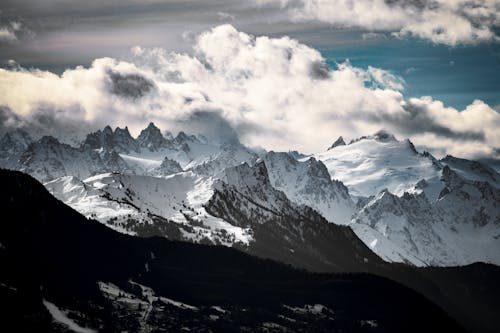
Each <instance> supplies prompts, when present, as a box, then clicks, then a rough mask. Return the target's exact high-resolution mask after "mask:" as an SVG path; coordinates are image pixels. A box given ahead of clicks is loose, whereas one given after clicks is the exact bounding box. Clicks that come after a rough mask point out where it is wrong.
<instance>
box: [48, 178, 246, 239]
mask: <svg viewBox="0 0 500 333" xmlns="http://www.w3.org/2000/svg"><path fill="white" fill-rule="evenodd" d="M212 185H213V180H212V179H211V178H202V177H199V176H197V175H195V174H194V173H192V172H184V173H178V174H175V175H172V176H169V177H162V178H157V177H150V176H140V175H122V174H113V173H105V174H100V175H96V176H93V177H90V178H87V179H85V180H84V181H80V180H78V179H77V178H75V177H62V178H59V179H56V180H54V181H51V182H49V183H46V184H45V187H46V188H47V189H48V190H49V191H50V192H51V193H52V194H53V195H54V196H56V197H57V198H58V199H60V200H61V201H63V202H65V203H66V204H68V205H70V206H71V207H73V208H74V209H76V210H78V211H79V212H80V213H82V214H83V215H85V216H87V217H92V218H94V219H97V220H99V221H101V222H102V223H104V224H106V225H108V226H110V227H111V228H114V229H115V230H118V231H121V232H125V233H131V234H139V235H146V234H147V233H153V234H158V235H163V236H169V233H170V234H172V228H173V229H175V230H176V232H175V234H178V237H177V238H179V239H184V240H191V241H195V242H201V241H208V242H212V243H216V244H219V243H222V244H226V245H232V244H234V243H237V242H240V243H244V244H247V243H248V242H249V241H250V240H251V239H252V237H251V233H250V230H247V229H243V228H239V227H235V226H232V225H230V224H229V223H227V222H225V221H223V220H221V219H218V218H215V217H213V216H211V215H209V214H208V213H207V212H206V211H205V208H204V204H205V203H206V202H207V201H208V200H209V199H210V197H211V196H212V194H213V188H212ZM167 228H170V230H167ZM144 233H146V234H144Z"/></svg>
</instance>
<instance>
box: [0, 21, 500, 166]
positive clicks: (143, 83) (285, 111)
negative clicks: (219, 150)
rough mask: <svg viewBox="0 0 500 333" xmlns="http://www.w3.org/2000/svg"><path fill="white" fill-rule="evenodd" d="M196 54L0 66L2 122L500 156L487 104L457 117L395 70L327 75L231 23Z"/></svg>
mask: <svg viewBox="0 0 500 333" xmlns="http://www.w3.org/2000/svg"><path fill="white" fill-rule="evenodd" d="M193 47H194V52H193V54H191V55H189V54H183V53H175V52H167V51H166V50H164V49H161V48H152V49H144V48H141V47H135V48H133V50H132V55H131V56H130V58H129V59H128V60H118V59H113V58H99V59H96V60H94V62H93V63H92V65H91V66H90V67H88V68H85V67H76V68H73V69H68V70H66V71H65V72H64V73H63V74H61V75H56V74H53V73H50V72H47V71H40V70H26V69H22V68H19V67H16V68H15V69H12V70H6V69H0V105H1V106H3V107H4V108H6V109H8V110H10V111H9V112H10V118H9V117H7V116H6V117H4V118H5V119H14V118H16V119H21V121H26V122H27V123H29V124H31V125H30V126H32V127H37V128H42V129H43V130H46V131H56V132H57V131H59V132H58V133H59V135H63V134H64V135H65V133H66V132H65V131H64V129H60V127H65V126H66V127H67V125H66V124H70V125H71V124H78V123H80V124H82V126H81V128H84V127H86V126H89V127H92V126H94V127H95V126H103V125H104V124H110V125H113V126H124V125H128V126H129V128H130V129H131V131H132V132H133V133H135V134H138V132H139V131H140V129H141V128H143V127H144V126H145V125H146V124H147V123H149V122H150V121H154V122H155V123H156V124H157V125H158V126H159V127H161V128H163V129H169V130H171V131H173V132H176V131H178V130H180V129H183V130H187V131H189V129H192V130H193V131H197V132H203V134H205V135H207V136H216V135H220V136H222V137H223V138H224V139H228V138H229V139H230V140H233V139H234V138H235V136H238V138H239V139H240V140H241V141H243V142H244V143H246V144H248V145H251V146H261V147H265V148H267V149H273V150H288V149H298V150H301V151H304V152H316V151H320V150H323V149H324V147H325V146H328V145H329V143H330V142H331V141H332V140H334V139H335V138H336V137H338V136H339V135H342V136H344V137H345V138H347V139H349V138H356V137H359V136H361V135H366V134H371V133H373V132H375V131H377V130H379V129H381V128H385V129H388V130H390V131H392V132H394V133H395V134H396V135H398V136H399V137H410V138H411V139H412V140H414V141H415V143H416V144H417V145H419V146H421V147H425V148H426V149H428V150H431V151H436V152H439V153H446V152H449V153H454V154H457V155H458V156H464V157H479V156H487V157H495V156H496V155H498V148H499V147H500V134H499V133H498V130H497V129H498V128H500V116H499V113H498V111H497V110H494V109H492V108H491V107H490V106H488V105H487V104H485V103H483V102H481V101H475V102H474V103H472V104H471V105H469V106H468V107H467V108H466V109H465V110H462V111H460V110H456V109H454V108H449V107H446V106H444V105H443V103H442V102H440V101H436V100H433V99H432V98H430V97H421V98H412V99H409V100H406V99H405V98H404V95H403V91H404V81H403V80H402V79H401V78H399V77H397V76H395V75H394V74H392V73H390V72H387V71H385V70H383V69H380V68H374V67H368V69H361V68H357V67H354V66H352V65H351V64H350V63H349V62H343V63H338V64H336V66H334V67H333V68H329V67H328V66H326V63H325V59H324V58H323V57H322V56H321V54H320V53H319V52H318V51H317V50H315V49H313V48H310V47H308V46H306V45H304V44H301V43H299V42H298V41H297V40H294V39H291V38H288V37H281V38H270V37H266V36H261V37H255V36H252V35H249V34H246V33H244V32H241V31H238V30H236V29H235V28H234V27H233V26H231V25H221V26H218V27H215V28H213V29H211V30H209V31H206V32H204V33H202V34H200V35H199V36H198V37H197V38H195V40H194V45H193ZM13 117H14V118H13ZM47 119H49V120H47ZM42 120H43V121H42ZM11 122H12V121H11ZM37 122H38V123H41V124H38V123H37ZM50 122H53V123H54V124H55V125H54V126H52V128H50V126H47V125H45V124H48V123H50ZM5 123H6V124H7V122H5ZM34 124H37V126H35V125H34ZM84 124H85V126H84ZM495 152H496V153H495Z"/></svg>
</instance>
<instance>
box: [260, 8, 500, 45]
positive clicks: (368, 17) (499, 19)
mask: <svg viewBox="0 0 500 333" xmlns="http://www.w3.org/2000/svg"><path fill="white" fill-rule="evenodd" d="M256 1H257V3H258V4H268V3H279V4H280V6H282V7H283V8H284V9H287V10H289V12H290V17H291V19H292V20H295V21H308V20H317V21H321V22H326V23H330V24H333V25H335V26H339V27H355V28H361V29H365V30H368V31H389V32H392V33H393V35H395V36H397V37H405V36H412V37H418V38H422V39H425V40H429V41H431V42H433V43H439V44H446V45H451V46H454V45H457V44H471V43H478V42H484V41H492V40H495V41H498V40H499V37H498V36H496V34H495V28H496V27H499V26H500V2H499V1H498V0H356V1H353V0H256Z"/></svg>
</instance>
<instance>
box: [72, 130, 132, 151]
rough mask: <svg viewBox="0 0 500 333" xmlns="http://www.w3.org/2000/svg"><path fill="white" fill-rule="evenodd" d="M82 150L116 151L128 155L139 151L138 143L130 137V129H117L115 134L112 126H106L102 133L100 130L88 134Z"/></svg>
mask: <svg viewBox="0 0 500 333" xmlns="http://www.w3.org/2000/svg"><path fill="white" fill-rule="evenodd" d="M81 148H82V149H83V150H88V149H104V150H116V151H117V152H119V153H128V152H132V151H137V150H138V146H137V143H136V142H135V140H134V138H132V136H131V135H130V132H129V130H128V127H125V128H124V129H121V128H119V127H117V128H116V129H115V131H114V132H113V130H112V129H111V127H110V126H106V127H105V128H104V129H103V130H102V131H101V130H98V131H96V132H93V133H90V134H88V135H87V137H86V138H85V141H84V142H83V144H82V145H81Z"/></svg>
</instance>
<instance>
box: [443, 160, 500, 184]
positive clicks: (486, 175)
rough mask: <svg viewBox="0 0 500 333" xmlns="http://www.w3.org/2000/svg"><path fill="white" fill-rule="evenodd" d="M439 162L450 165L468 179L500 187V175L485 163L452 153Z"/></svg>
mask: <svg viewBox="0 0 500 333" xmlns="http://www.w3.org/2000/svg"><path fill="white" fill-rule="evenodd" d="M439 162H440V163H441V164H443V165H447V166H449V167H450V168H451V169H453V170H454V171H455V172H457V173H458V174H459V175H460V176H462V177H464V178H466V179H469V180H477V181H482V182H488V183H490V185H493V186H495V187H496V188H500V175H499V174H498V173H497V172H496V171H495V170H493V169H492V168H490V167H488V166H487V165H485V164H483V163H480V162H477V161H470V160H466V159H463V158H458V157H454V156H450V155H447V156H446V157H445V158H443V159H441V160H439Z"/></svg>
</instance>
